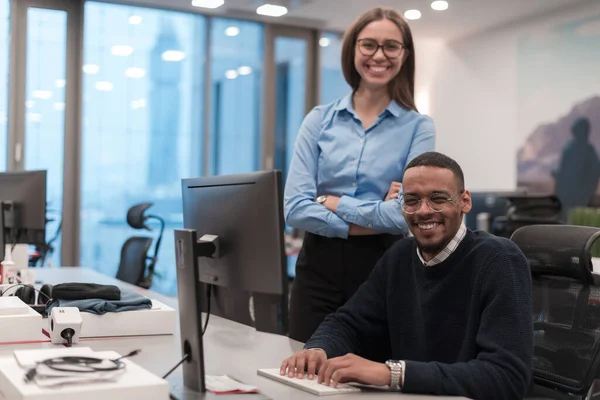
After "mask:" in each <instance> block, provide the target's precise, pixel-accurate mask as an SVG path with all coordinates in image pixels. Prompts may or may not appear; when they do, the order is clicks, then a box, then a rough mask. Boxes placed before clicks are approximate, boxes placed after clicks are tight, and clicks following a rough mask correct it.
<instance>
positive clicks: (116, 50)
mask: <svg viewBox="0 0 600 400" xmlns="http://www.w3.org/2000/svg"><path fill="white" fill-rule="evenodd" d="M110 52H111V54H112V55H113V56H119V57H127V56H130V55H131V53H133V47H131V46H125V45H117V46H113V47H112V48H111V49H110Z"/></svg>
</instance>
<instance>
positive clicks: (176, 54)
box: [161, 50, 185, 61]
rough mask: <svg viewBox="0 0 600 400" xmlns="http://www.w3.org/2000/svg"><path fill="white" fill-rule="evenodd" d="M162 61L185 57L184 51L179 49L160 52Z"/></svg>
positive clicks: (179, 59)
mask: <svg viewBox="0 0 600 400" xmlns="http://www.w3.org/2000/svg"><path fill="white" fill-rule="evenodd" d="M161 58H162V59H163V61H181V60H183V59H184V58H185V53H184V52H183V51H179V50H167V51H165V52H164V53H162V55H161Z"/></svg>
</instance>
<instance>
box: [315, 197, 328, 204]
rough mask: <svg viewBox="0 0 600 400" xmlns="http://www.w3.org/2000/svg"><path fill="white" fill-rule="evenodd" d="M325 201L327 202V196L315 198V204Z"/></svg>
mask: <svg viewBox="0 0 600 400" xmlns="http://www.w3.org/2000/svg"><path fill="white" fill-rule="evenodd" d="M325 200H327V196H319V197H317V203H319V204H323V203H325Z"/></svg>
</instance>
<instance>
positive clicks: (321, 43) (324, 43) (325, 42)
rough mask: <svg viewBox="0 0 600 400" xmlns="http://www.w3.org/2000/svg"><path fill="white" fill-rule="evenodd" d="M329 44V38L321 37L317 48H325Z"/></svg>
mask: <svg viewBox="0 0 600 400" xmlns="http://www.w3.org/2000/svg"><path fill="white" fill-rule="evenodd" d="M330 43H331V41H330V40H329V38H326V37H322V38H321V39H319V46H321V47H327V46H329V44H330Z"/></svg>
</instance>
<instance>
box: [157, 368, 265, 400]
mask: <svg viewBox="0 0 600 400" xmlns="http://www.w3.org/2000/svg"><path fill="white" fill-rule="evenodd" d="M166 380H167V382H168V383H169V390H170V392H171V399H172V400H216V399H218V400H240V394H239V393H233V394H214V393H211V392H209V391H206V392H205V393H199V392H196V391H193V390H190V389H188V388H186V387H185V386H184V385H183V378H182V376H181V374H178V375H172V376H169V377H167V379H166ZM241 396H243V397H244V400H246V399H247V400H272V399H271V398H270V397H268V396H266V395H264V394H262V393H245V394H243V395H241Z"/></svg>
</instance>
